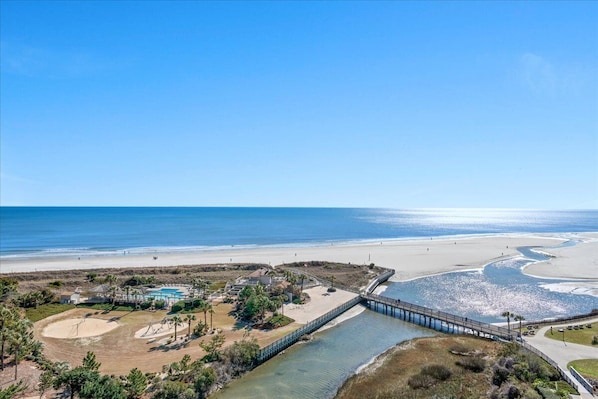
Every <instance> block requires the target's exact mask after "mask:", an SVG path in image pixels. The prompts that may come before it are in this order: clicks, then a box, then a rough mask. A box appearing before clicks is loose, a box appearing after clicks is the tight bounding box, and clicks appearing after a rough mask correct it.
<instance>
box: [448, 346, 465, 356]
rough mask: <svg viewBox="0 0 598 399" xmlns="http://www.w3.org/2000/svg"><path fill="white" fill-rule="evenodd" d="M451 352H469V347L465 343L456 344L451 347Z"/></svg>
mask: <svg viewBox="0 0 598 399" xmlns="http://www.w3.org/2000/svg"><path fill="white" fill-rule="evenodd" d="M449 352H451V353H453V354H455V355H461V354H466V353H469V349H468V348H467V347H466V346H465V345H463V344H455V345H453V346H451V347H450V348H449Z"/></svg>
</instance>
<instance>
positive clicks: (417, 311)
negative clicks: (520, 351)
mask: <svg viewBox="0 0 598 399" xmlns="http://www.w3.org/2000/svg"><path fill="white" fill-rule="evenodd" d="M361 297H362V298H363V299H364V300H366V301H368V302H370V301H371V302H374V303H376V304H381V305H383V306H385V307H386V308H387V311H388V308H391V310H398V311H399V312H402V313H403V316H404V319H405V320H408V321H415V316H417V317H418V319H420V320H421V318H423V325H424V326H427V327H432V323H433V322H434V321H439V322H441V323H446V324H447V326H448V325H453V327H454V326H457V327H460V328H462V329H464V330H466V329H469V330H472V331H475V332H478V333H479V334H485V335H488V336H490V337H497V338H502V339H506V340H508V341H512V340H514V339H515V338H516V336H517V332H516V331H513V330H509V329H507V328H504V327H500V326H496V325H493V324H489V323H483V322H481V321H477V320H472V319H469V318H467V317H462V316H457V315H454V314H451V313H447V312H443V311H440V310H435V309H430V308H427V307H425V306H420V305H416V304H413V303H409V302H404V301H400V300H397V299H392V298H388V297H385V296H381V295H376V294H362V296H361ZM420 324H421V323H420Z"/></svg>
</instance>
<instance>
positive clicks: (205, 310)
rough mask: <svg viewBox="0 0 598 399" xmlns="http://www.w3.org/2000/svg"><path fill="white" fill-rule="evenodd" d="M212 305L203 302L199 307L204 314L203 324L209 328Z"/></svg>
mask: <svg viewBox="0 0 598 399" xmlns="http://www.w3.org/2000/svg"><path fill="white" fill-rule="evenodd" d="M211 307H212V305H210V304H209V303H208V302H207V301H203V302H202V303H201V305H199V310H200V311H201V312H203V322H204V324H205V325H206V326H207V325H208V312H209V311H210V308H211Z"/></svg>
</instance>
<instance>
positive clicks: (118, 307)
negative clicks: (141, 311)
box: [77, 303, 135, 312]
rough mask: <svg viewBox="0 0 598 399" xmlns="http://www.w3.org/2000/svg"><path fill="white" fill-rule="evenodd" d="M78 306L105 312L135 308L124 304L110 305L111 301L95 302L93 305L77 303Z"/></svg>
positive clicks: (129, 310)
mask: <svg viewBox="0 0 598 399" xmlns="http://www.w3.org/2000/svg"><path fill="white" fill-rule="evenodd" d="M77 307H78V308H87V309H94V310H103V311H106V312H111V311H113V310H115V311H116V310H119V311H122V312H132V311H134V310H135V307H134V306H126V305H112V304H111V303H95V304H93V305H90V304H86V303H81V304H79V305H77Z"/></svg>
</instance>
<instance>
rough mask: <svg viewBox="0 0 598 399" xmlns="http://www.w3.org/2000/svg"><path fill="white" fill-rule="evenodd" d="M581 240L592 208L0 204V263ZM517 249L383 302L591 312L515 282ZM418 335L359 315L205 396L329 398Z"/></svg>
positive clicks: (530, 282)
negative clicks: (446, 240) (401, 243)
mask: <svg viewBox="0 0 598 399" xmlns="http://www.w3.org/2000/svg"><path fill="white" fill-rule="evenodd" d="M590 231H592V232H595V231H598V210H563V211H538V210H515V209H513V210H511V209H509V210H504V209H411V210H400V209H363V208H358V209H350V208H45V207H34V208H11V207H1V208H0V259H2V258H28V257H35V256H84V255H112V254H121V253H122V252H123V251H128V252H130V253H145V252H148V253H149V252H155V251H158V252H181V251H183V252H185V251H195V250H198V249H216V250H217V249H219V248H223V249H224V248H230V246H231V245H233V246H244V247H259V246H284V245H289V246H297V245H322V244H326V243H330V242H333V243H335V242H346V241H362V240H365V241H368V240H378V239H402V238H404V239H408V238H417V237H420V238H421V237H438V236H453V235H472V234H496V233H573V232H590ZM564 236H567V235H566V234H564ZM566 245H575V242H571V243H570V244H566ZM520 252H521V256H516V257H513V258H509V259H501V260H499V261H496V262H493V263H491V264H489V265H488V266H486V267H485V268H484V269H483V270H478V271H464V272H460V273H449V274H442V275H437V276H428V277H424V278H420V279H416V280H413V281H407V282H391V283H389V284H388V286H387V289H386V291H385V292H384V294H383V295H385V296H388V297H392V298H400V299H402V300H405V301H409V302H414V303H419V304H423V305H425V306H429V307H431V308H436V309H441V310H444V311H448V312H452V313H457V314H460V315H463V316H467V317H471V318H474V319H479V320H483V321H487V322H504V319H503V318H502V317H501V316H500V314H501V313H502V312H503V311H504V310H505V309H508V310H509V311H512V312H514V313H517V314H522V315H524V316H525V318H526V319H527V320H539V319H542V318H546V317H557V316H566V315H574V314H580V313H586V312H589V311H591V310H592V309H596V308H598V297H595V296H591V295H584V294H583V293H581V294H580V293H579V292H566V291H565V292H564V291H563V290H562V289H560V288H558V289H554V286H559V285H560V284H562V283H566V281H564V280H563V281H562V280H545V279H537V278H533V277H529V276H526V275H525V274H523V273H522V271H521V268H522V267H523V266H524V265H525V264H527V263H529V262H534V261H539V260H542V257H543V256H542V255H541V254H538V253H534V252H532V251H530V250H529V249H526V248H521V249H520ZM430 334H432V332H431V331H430V330H426V329H424V328H422V327H419V326H416V325H413V324H410V323H406V322H403V321H402V320H399V319H396V318H391V317H387V316H384V315H381V314H379V313H377V312H374V311H370V310H365V311H363V312H362V313H361V314H359V315H357V316H355V317H353V318H351V319H349V320H347V321H344V322H343V323H338V324H337V325H336V326H335V327H333V328H330V329H327V330H325V331H323V332H319V333H318V334H316V335H315V338H314V339H313V340H312V341H310V342H308V343H305V344H301V345H294V346H293V347H291V348H289V349H288V350H287V351H285V353H284V354H283V355H281V356H276V357H274V358H273V359H271V360H269V361H268V362H266V363H265V364H264V365H261V366H260V367H258V368H256V369H255V370H253V371H252V372H251V373H248V374H246V375H245V376H243V377H242V378H241V379H238V380H235V381H233V382H232V383H231V384H230V385H229V386H227V387H226V388H225V389H224V390H222V391H220V392H219V393H218V394H216V395H215V398H218V399H228V398H235V399H239V398H253V397H262V398H294V397H297V396H298V395H297V393H298V392H301V395H300V396H301V397H303V398H312V399H316V398H317V399H321V398H332V397H334V395H335V392H336V390H337V389H338V388H339V387H340V385H341V384H342V383H343V382H344V381H345V380H346V379H347V377H349V376H350V375H351V374H353V373H354V372H356V370H358V369H359V368H360V367H361V366H363V365H364V364H367V363H368V362H369V361H371V360H372V358H373V357H375V356H376V355H378V354H380V353H381V352H383V351H385V350H386V349H388V348H390V347H392V346H394V345H395V344H397V343H400V342H403V341H405V340H408V339H411V338H414V337H423V336H429V335H430ZM356 342H359V343H360V344H359V345H355V343H356Z"/></svg>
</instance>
